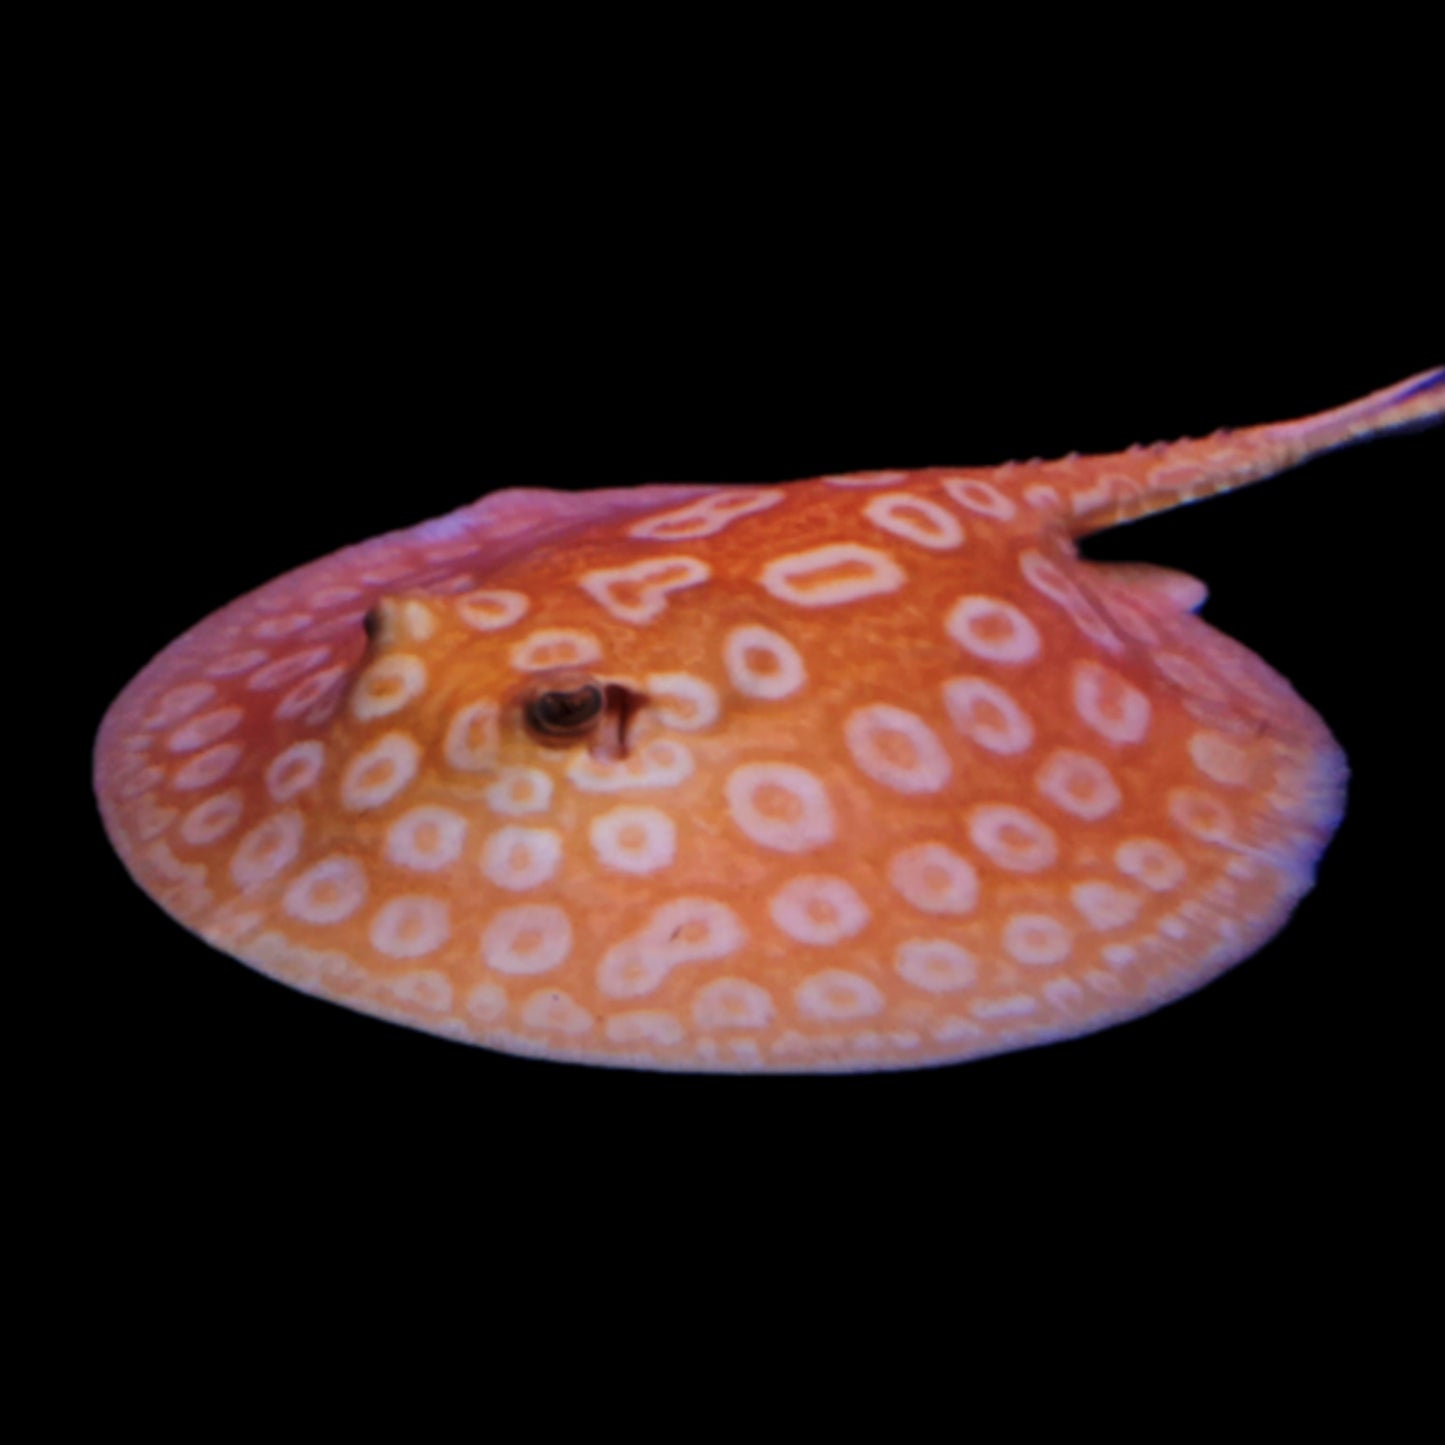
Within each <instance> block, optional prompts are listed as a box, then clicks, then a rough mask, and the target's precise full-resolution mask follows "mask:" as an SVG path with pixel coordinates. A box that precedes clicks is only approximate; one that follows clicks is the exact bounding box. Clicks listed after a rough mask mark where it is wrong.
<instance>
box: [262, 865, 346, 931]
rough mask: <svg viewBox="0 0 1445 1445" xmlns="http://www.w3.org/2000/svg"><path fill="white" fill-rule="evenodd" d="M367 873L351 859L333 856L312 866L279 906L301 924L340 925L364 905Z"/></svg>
mask: <svg viewBox="0 0 1445 1445" xmlns="http://www.w3.org/2000/svg"><path fill="white" fill-rule="evenodd" d="M366 894H367V887H366V873H365V872H364V871H363V869H362V867H361V864H360V863H358V862H357V861H356V859H354V858H348V857H345V856H344V855H342V854H333V855H332V856H331V857H329V858H323V859H322V860H321V861H320V862H319V863H314V864H312V866H311V867H310V868H308V869H307V870H306V871H305V872H304V873H303V874H301V876H300V877H299V878H297V879H296V881H295V882H294V883H293V884H292V885H291V886H290V887H289V888H288V889H287V890H286V894H285V897H283V898H282V900H281V906H282V907H283V908H284V909H285V910H286V912H287V913H289V914H290V915H291V917H292V918H296V919H299V920H300V921H301V922H302V923H314V924H321V925H325V924H330V923H340V922H341V921H342V920H343V919H346V918H350V917H351V915H352V914H353V913H355V912H356V910H357V909H358V908H360V907H361V906H362V904H364V903H365V902H366Z"/></svg>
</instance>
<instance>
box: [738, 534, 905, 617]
mask: <svg viewBox="0 0 1445 1445" xmlns="http://www.w3.org/2000/svg"><path fill="white" fill-rule="evenodd" d="M758 581H759V582H760V583H761V584H762V586H763V587H764V588H765V589H766V590H767V591H768V592H770V593H772V595H773V596H774V597H777V598H779V599H780V600H782V601H783V602H791V603H793V604H794V605H795V606H797V607H834V606H837V605H838V604H839V603H842V602H856V601H858V600H860V599H861V598H864V597H876V596H879V595H881V594H884V593H888V592H896V591H897V590H898V589H899V588H900V587H902V586H903V584H904V582H905V581H907V574H906V573H905V572H904V571H903V569H902V568H901V567H900V566H899V565H898V564H897V563H896V562H895V561H894V560H893V558H892V557H890V556H889V555H888V553H886V552H880V551H879V550H878V549H877V548H876V547H864V546H862V545H861V544H860V543H857V542H827V543H825V544H824V545H823V546H821V547H811V548H809V549H808V550H807V551H805V552H789V553H788V554H787V555H785V556H782V557H775V558H774V559H773V560H772V561H771V562H769V563H768V564H767V566H765V567H764V568H763V570H762V571H761V572H760V573H759V574H758Z"/></svg>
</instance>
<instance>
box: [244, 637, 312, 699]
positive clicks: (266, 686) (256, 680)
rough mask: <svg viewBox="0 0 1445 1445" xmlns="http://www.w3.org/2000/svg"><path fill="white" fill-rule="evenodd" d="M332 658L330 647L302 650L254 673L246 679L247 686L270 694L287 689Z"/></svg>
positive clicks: (280, 658)
mask: <svg viewBox="0 0 1445 1445" xmlns="http://www.w3.org/2000/svg"><path fill="white" fill-rule="evenodd" d="M330 656H331V649H330V648H329V647H320V646H318V647H306V648H302V650H301V651H300V652H292V653H289V654H287V656H285V657H278V658H277V659H276V661H275V662H269V663H267V664H266V666H265V667H263V668H261V669H260V670H259V671H257V672H253V673H252V674H251V675H250V677H248V678H247V679H246V686H247V687H248V688H249V689H250V690H251V691H252V692H270V691H271V690H272V689H274V688H278V687H285V686H286V684H287V683H288V682H295V681H296V680H297V679H298V678H301V677H304V676H305V675H306V674H307V673H308V672H311V671H313V670H314V669H316V668H318V667H320V666H321V664H322V663H323V662H325V661H326V660H327V659H328V658H329V657H330Z"/></svg>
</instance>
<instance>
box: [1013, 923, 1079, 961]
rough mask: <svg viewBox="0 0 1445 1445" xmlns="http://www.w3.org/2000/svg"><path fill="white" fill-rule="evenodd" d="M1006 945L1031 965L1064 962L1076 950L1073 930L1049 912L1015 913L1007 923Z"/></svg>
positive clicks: (1014, 955) (1015, 958)
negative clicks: (1071, 931) (1070, 930)
mask: <svg viewBox="0 0 1445 1445" xmlns="http://www.w3.org/2000/svg"><path fill="white" fill-rule="evenodd" d="M1003 946H1004V949H1005V950H1006V951H1007V953H1008V955H1009V957H1010V958H1012V959H1014V960H1015V961H1016V962H1018V963H1025V964H1028V965H1030V966H1040V967H1042V966H1046V965H1049V964H1054V963H1062V962H1063V961H1064V960H1065V959H1066V958H1067V957H1068V956H1069V954H1070V953H1072V952H1073V947H1074V939H1073V934H1072V933H1070V932H1069V930H1068V929H1067V928H1065V927H1064V925H1063V924H1062V923H1060V922H1059V920H1058V919H1057V918H1054V917H1052V916H1051V915H1049V914H1047V913H1015V914H1014V915H1013V917H1011V918H1010V919H1009V921H1008V922H1007V923H1006V924H1004V929H1003Z"/></svg>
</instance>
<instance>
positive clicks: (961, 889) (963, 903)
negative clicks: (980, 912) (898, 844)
mask: <svg viewBox="0 0 1445 1445" xmlns="http://www.w3.org/2000/svg"><path fill="white" fill-rule="evenodd" d="M888 881H889V883H891V884H892V885H893V887H894V888H895V889H896V890H897V891H898V892H899V893H900V894H901V895H902V896H903V897H904V898H905V899H906V900H907V901H908V902H909V903H911V904H912V905H913V906H914V907H915V908H917V909H918V910H919V911H920V912H923V913H945V914H959V913H972V912H973V910H974V909H975V908H976V907H977V906H978V873H977V871H976V870H975V868H974V866H973V864H972V863H970V862H969V861H968V859H966V858H964V857H962V856H961V855H959V854H958V853H955V852H954V851H953V849H952V848H950V847H948V846H947V845H946V844H944V843H914V844H912V845H911V846H909V847H907V848H902V849H900V850H899V851H898V852H897V853H895V854H894V855H893V857H892V858H891V859H889V861H888Z"/></svg>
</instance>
